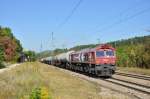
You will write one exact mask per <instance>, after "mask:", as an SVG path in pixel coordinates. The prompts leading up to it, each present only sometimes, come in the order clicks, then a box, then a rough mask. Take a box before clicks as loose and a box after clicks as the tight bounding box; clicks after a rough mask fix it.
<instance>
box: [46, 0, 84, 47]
mask: <svg viewBox="0 0 150 99" xmlns="http://www.w3.org/2000/svg"><path fill="white" fill-rule="evenodd" d="M82 2H83V0H79V1H78V2H77V4H76V5H75V6H74V7H73V9H72V10H71V12H70V13H69V14H68V16H67V17H66V18H65V19H64V21H62V22H61V23H60V24H59V25H58V26H57V27H56V29H55V31H53V32H52V34H51V36H52V37H51V41H52V42H51V43H52V47H54V46H55V45H54V38H53V34H54V32H56V31H58V30H59V29H61V28H62V27H63V26H64V25H65V24H66V23H67V22H68V21H69V19H70V18H71V17H72V16H73V14H74V13H75V11H76V10H77V8H78V7H79V6H80V4H81V3H82ZM48 42H49V40H48ZM47 44H48V43H47Z"/></svg>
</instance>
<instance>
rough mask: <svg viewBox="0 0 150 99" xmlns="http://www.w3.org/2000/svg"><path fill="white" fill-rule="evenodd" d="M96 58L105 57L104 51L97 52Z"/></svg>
mask: <svg viewBox="0 0 150 99" xmlns="http://www.w3.org/2000/svg"><path fill="white" fill-rule="evenodd" d="M96 56H97V57H103V56H105V54H104V51H97V52H96Z"/></svg>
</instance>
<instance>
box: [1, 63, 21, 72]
mask: <svg viewBox="0 0 150 99" xmlns="http://www.w3.org/2000/svg"><path fill="white" fill-rule="evenodd" d="M18 65H20V64H18V63H16V64H12V65H9V66H7V67H6V68H3V69H0V73H3V72H5V71H7V70H10V69H12V68H15V67H16V66H18Z"/></svg>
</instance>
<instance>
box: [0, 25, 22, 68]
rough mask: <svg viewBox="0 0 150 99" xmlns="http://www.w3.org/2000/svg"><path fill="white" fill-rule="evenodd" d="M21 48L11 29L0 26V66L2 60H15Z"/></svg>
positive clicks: (0, 65)
mask: <svg viewBox="0 0 150 99" xmlns="http://www.w3.org/2000/svg"><path fill="white" fill-rule="evenodd" d="M22 49H23V48H22V45H21V43H20V41H19V40H18V39H17V38H16V37H15V36H14V35H13V33H12V31H11V29H10V28H8V27H1V26H0V68H1V67H2V62H3V61H5V62H8V61H16V60H17V58H18V56H19V53H20V52H22Z"/></svg>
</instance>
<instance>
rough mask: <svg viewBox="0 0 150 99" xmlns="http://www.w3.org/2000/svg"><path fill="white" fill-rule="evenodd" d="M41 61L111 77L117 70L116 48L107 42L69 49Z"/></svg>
mask: <svg viewBox="0 0 150 99" xmlns="http://www.w3.org/2000/svg"><path fill="white" fill-rule="evenodd" d="M41 61H42V62H43V63H46V64H50V65H55V66H58V67H62V68H66V69H71V70H74V71H81V72H85V73H88V74H94V75H96V76H104V77H106V76H107V77H111V76H112V75H113V74H114V73H115V70H116V54H115V48H113V47H112V46H110V45H107V44H103V45H99V46H97V47H95V48H88V49H83V50H80V51H68V52H66V53H62V54H59V55H56V56H54V57H47V58H43V59H42V60H41Z"/></svg>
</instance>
